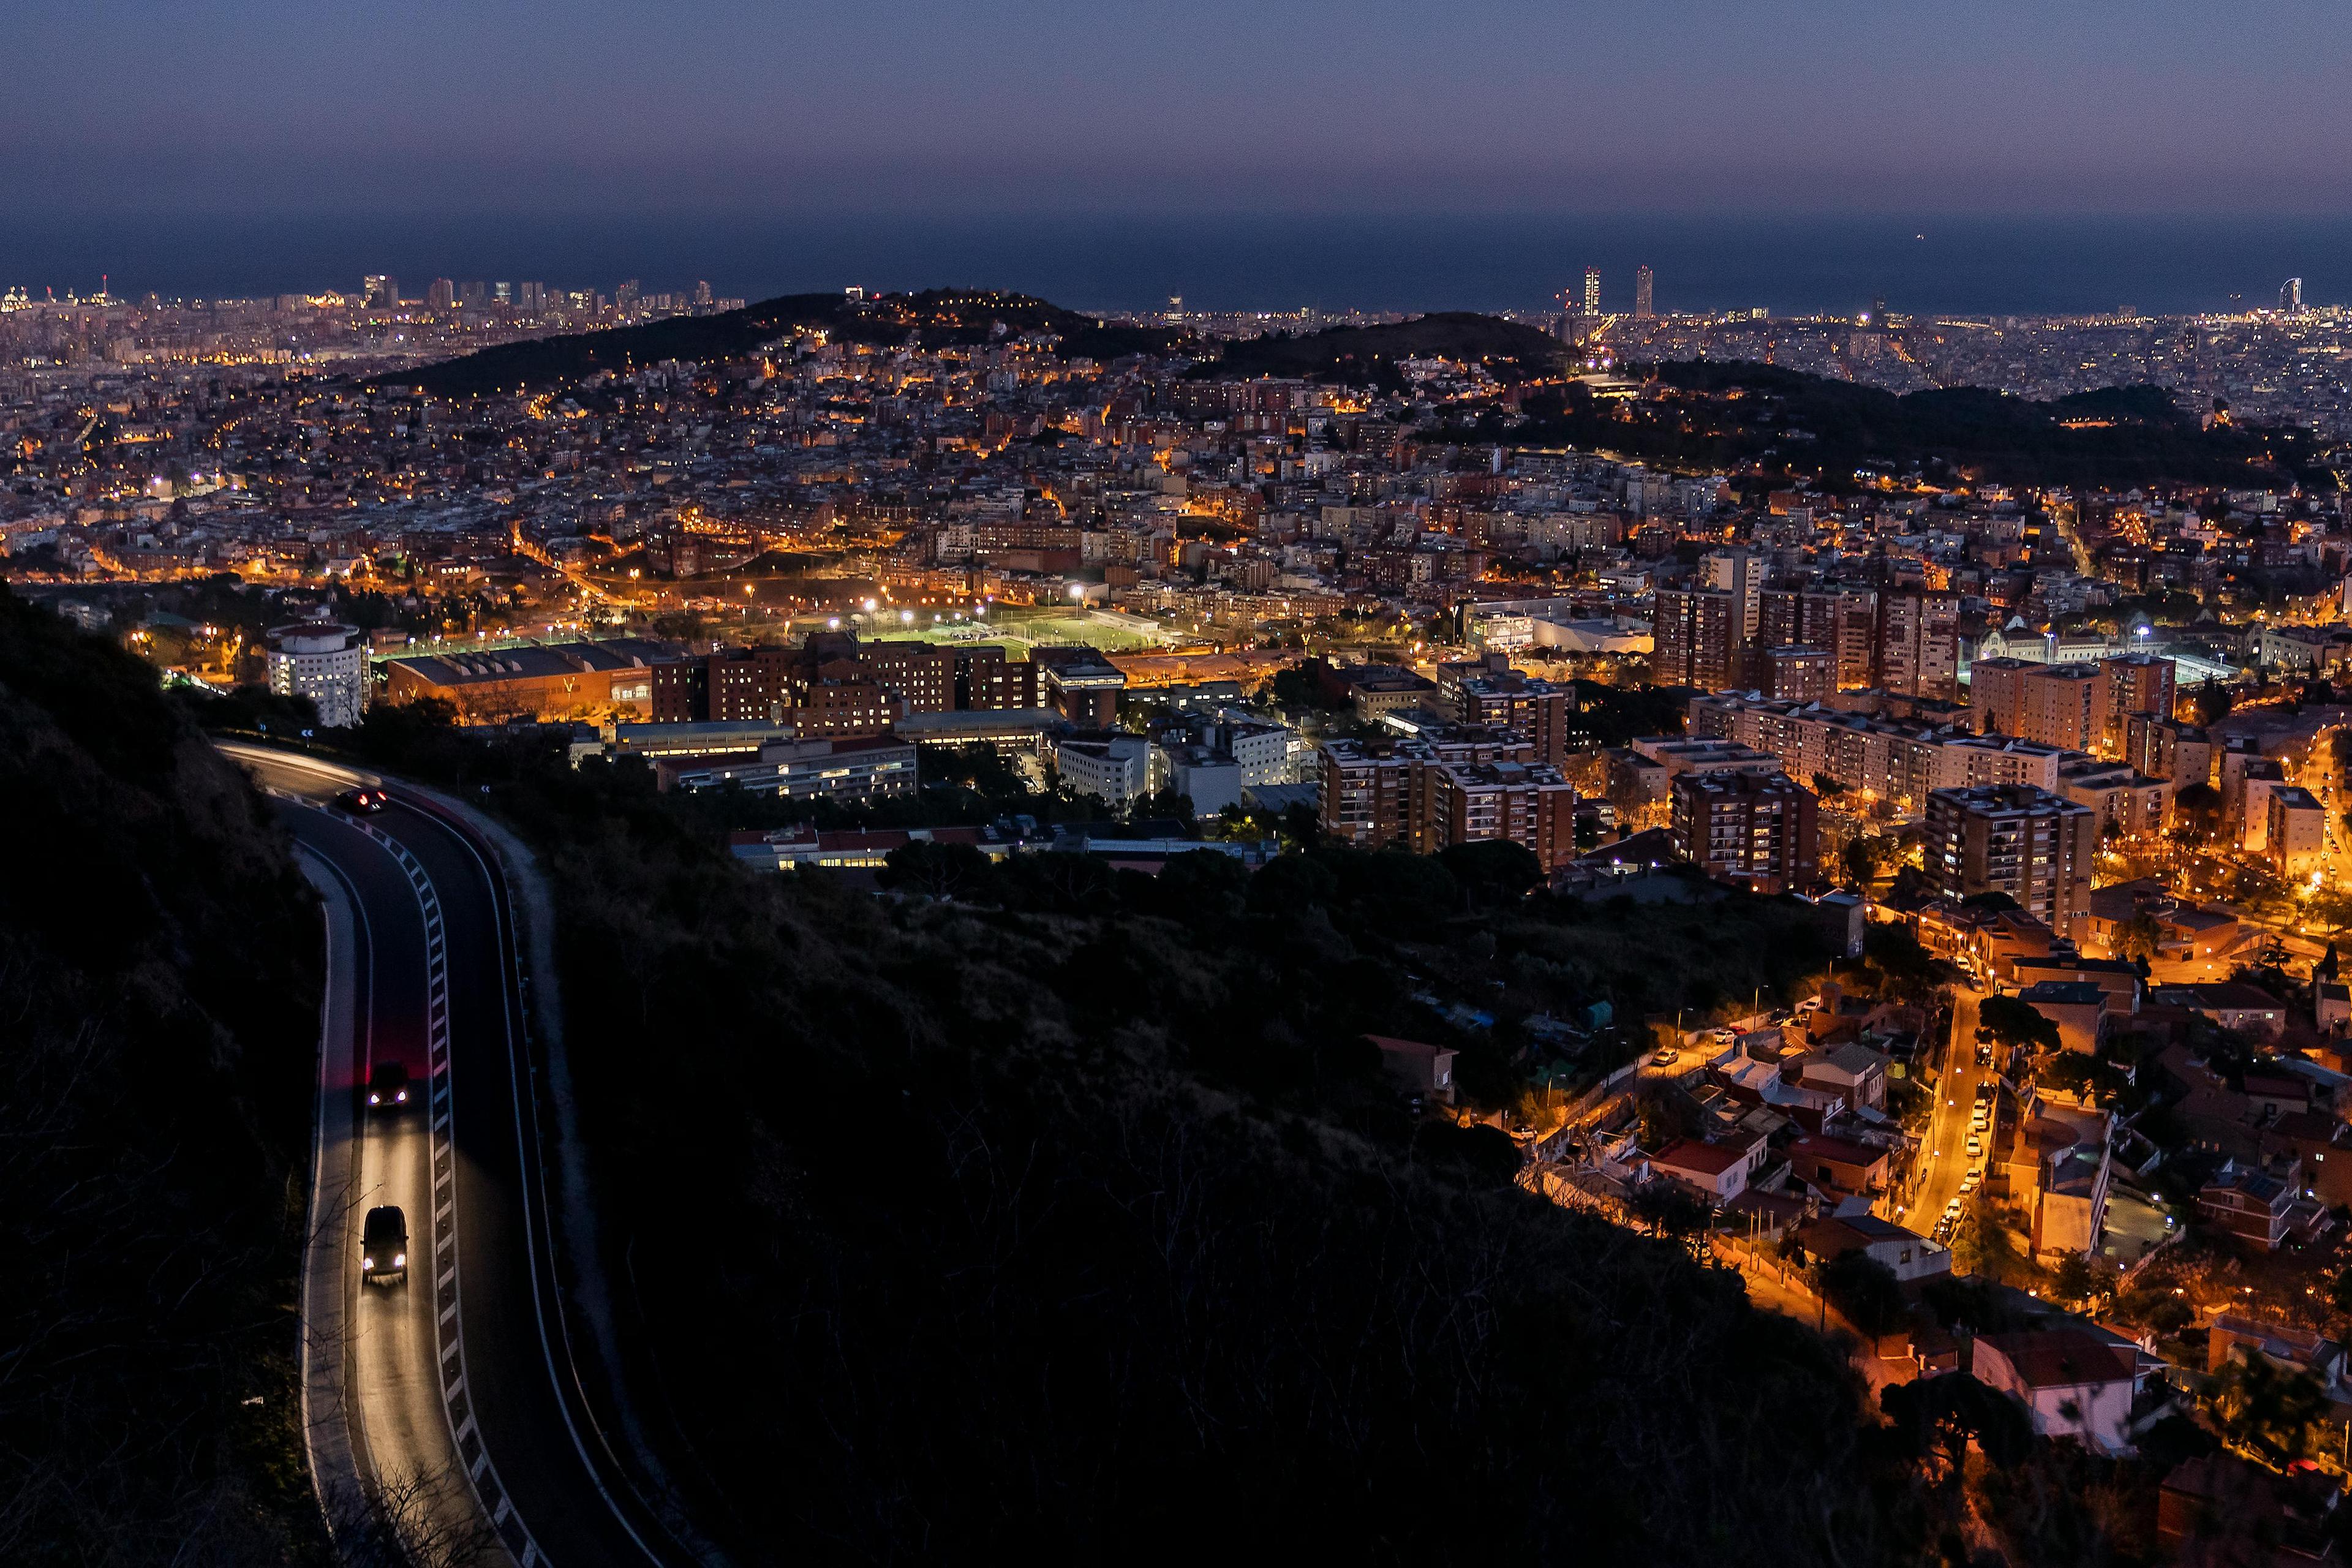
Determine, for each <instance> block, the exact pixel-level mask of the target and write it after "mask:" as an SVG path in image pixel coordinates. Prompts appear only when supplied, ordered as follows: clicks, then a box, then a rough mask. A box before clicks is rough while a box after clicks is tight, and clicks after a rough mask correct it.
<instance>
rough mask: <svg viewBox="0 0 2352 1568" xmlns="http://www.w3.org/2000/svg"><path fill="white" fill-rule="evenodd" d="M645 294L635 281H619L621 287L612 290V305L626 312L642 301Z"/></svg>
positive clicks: (643, 289)
mask: <svg viewBox="0 0 2352 1568" xmlns="http://www.w3.org/2000/svg"><path fill="white" fill-rule="evenodd" d="M645 292H646V291H645V288H644V286H643V285H642V284H640V283H639V282H638V281H637V280H636V279H634V278H625V279H622V280H621V286H620V287H619V288H618V289H614V290H613V303H614V305H616V306H618V307H619V308H620V309H622V310H628V309H630V308H631V307H633V306H635V304H636V302H637V301H638V300H641V299H643V298H644V297H645Z"/></svg>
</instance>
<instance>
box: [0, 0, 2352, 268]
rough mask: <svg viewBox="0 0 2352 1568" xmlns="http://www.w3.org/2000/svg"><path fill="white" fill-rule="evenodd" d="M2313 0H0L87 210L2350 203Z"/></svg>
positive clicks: (2075, 208)
mask: <svg viewBox="0 0 2352 1568" xmlns="http://www.w3.org/2000/svg"><path fill="white" fill-rule="evenodd" d="M2346 45H2347V32H2346V25H2345V16H2344V13H2343V10H2342V8H2341V5H2340V0H2240V3H2238V4H2234V5H2215V4H2212V3H2210V0H2203V3H2200V4H2187V3H2182V0H2137V3H2132V4H2124V3H2105V0H2075V3H2060V4H2052V3H2051V0H2039V3H2033V4H2022V3H2008V0H2002V3H1990V0H1981V3H1975V4H1959V3H1947V4H1928V3H1906V0H1875V3H1873V4H1854V3H1848V0H1809V3H1804V4H1796V3H1791V0H1613V3H1611V4H1607V5H1592V4H1582V3H1565V4H1563V3H1557V0H1555V3H1551V4H1543V3H1538V0H1446V3H1444V4H1431V3H1430V0H1411V3H1409V4H1408V3H1403V0H1355V3H1352V4H1347V5H1340V4H1328V3H1321V0H1316V3H1300V0H1191V3H1189V4H1183V5H1173V4H1150V5H1145V4H1127V3H1122V0H1094V3H1091V4H1079V3H1076V0H1015V3H1009V4H993V5H992V4H985V3H979V0H864V3H861V4H856V5H839V4H825V5H817V4H787V3H781V0H772V3H769V4H759V5H754V4H730V3H723V0H722V3H711V4H696V5H658V4H647V3H646V0H631V3H630V4H626V5H616V4H607V3H605V0H562V3H560V4H558V3H546V0H508V3H504V4H501V3H499V0H471V3H469V4H467V5H446V4H414V5H404V4H396V3H391V0H380V3H378V4H373V5H316V4H310V5H287V4H277V3H270V0H216V3H215V4H209V5H188V4H185V3H184V0H173V3H171V4H153V3H121V0H95V3H92V4H82V5H57V4H52V3H47V0H42V3H38V4H35V3H29V0H0V51H5V58H8V59H9V61H10V62H11V65H10V68H9V70H8V71H7V78H8V81H7V87H6V89H5V92H0V148H5V150H6V157H5V160H0V226H5V225H6V223H7V222H8V221H9V217H8V215H10V214H12V213H13V214H14V215H15V216H16V218H17V219H18V220H20V221H36V222H37V221H43V220H55V219H59V218H69V217H72V216H79V215H85V214H97V213H110V214H115V215H158V216H161V215H171V214H194V213H201V214H205V215H210V216H214V217H217V216H220V215H223V214H228V213H239V212H247V213H253V214H256V215H264V214H272V215H292V214H330V213H331V214H342V215H365V216H391V215H397V214H416V215H436V216H446V215H449V214H452V213H457V212H476V213H480V212H491V211H503V212H510V213H515V214H518V215H534V216H553V215H559V214H597V215H604V216H656V215H662V214H690V213H697V212H702V213H717V212H726V213H730V214H734V215H739V216H740V215H743V214H747V213H761V214H773V215H781V214H786V213H795V212H797V213H843V212H862V213H868V214H902V215H903V214H907V213H909V212H913V211H922V212H926V213H929V214H932V215H940V214H947V213H953V212H972V211H982V210H994V211H999V212H1001V211H1003V210H1004V209H1006V208H1008V207H1010V208H1013V209H1018V210H1024V211H1034V212H1039V213H1050V214H1057V215H1068V214H1072V213H1077V212H1086V211H1118V212H1137V211H1150V212H1159V213H1171V212H1178V213H1181V212H1185V211H1202V212H1210V211H1214V212H1224V213H1232V212H1253V211H1254V212H1261V213H1268V214H1274V213H1300V212H1318V211H1320V212H1332V213H1345V214H1363V213H1370V212H1380V211H1416V212H1427V211H1432V210H1439V209H1443V210H1446V211H1470V212H1487V213H1498V214H1499V213H1543V212H1593V211H1614V212H1698V211H1710V210H1714V211H1721V210H1737V211H1745V212H1749V213H1757V212H1788V211H1791V210H1796V211H1812V212H1838V213H1855V212H1912V211H1922V210H1928V211H1938V212H1954V211H1969V212H1977V213H1984V214H2080V213H2101V212H2104V213H2117V212H2126V213H2147V212H2163V213H2175V214H2179V213H2221V212H2233V213H2260V212H2294V213H2302V214H2310V215H2335V214H2342V213H2346V212H2347V211H2352V161H2347V158H2346V156H2345V150H2346V148H2347V146H2352V68H2348V67H2347V47H2346Z"/></svg>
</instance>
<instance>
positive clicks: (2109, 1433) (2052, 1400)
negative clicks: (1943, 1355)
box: [1969, 1328, 2138, 1455]
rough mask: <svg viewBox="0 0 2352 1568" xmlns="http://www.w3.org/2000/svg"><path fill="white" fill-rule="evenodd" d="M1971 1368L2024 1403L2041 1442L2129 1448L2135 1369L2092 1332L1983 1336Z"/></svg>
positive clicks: (2103, 1449)
mask: <svg viewBox="0 0 2352 1568" xmlns="http://www.w3.org/2000/svg"><path fill="white" fill-rule="evenodd" d="M1969 1370H1970V1371H1971V1372H1973V1373H1975V1374H1976V1377H1977V1380H1978V1381H1979V1382H1980V1383H1982V1384H1986V1385H1987V1386H1988V1387H1991V1388H1997V1389H2000V1391H2001V1392H2002V1393H2004V1394H2010V1395H2011V1396H2012V1397H2014V1398H2016V1399H2017V1400H2018V1401H2020V1402H2021V1404H2023V1405H2024V1406H2025V1409H2026V1414H2027V1415H2028V1416H2029V1417H2030V1418H2031V1419H2032V1424H2033V1430H2034V1431H2035V1432H2036V1433H2038V1434H2040V1435H2042V1436H2049V1437H2073V1438H2075V1439H2077V1440H2078V1441H2080V1442H2081V1443H2082V1445H2083V1446H2084V1447H2086V1448H2088V1449H2090V1450H2091V1451H2092V1452H2094V1453H2097V1454H2108V1455H2116V1454H2124V1453H2128V1452H2129V1451H2130V1449H2131V1411H2132V1397H2133V1394H2134V1393H2135V1392H2136V1391H2137V1382H2138V1379H2137V1363H2136V1361H2135V1359H2134V1358H2133V1357H2132V1356H2131V1355H2130V1354H2129V1353H2128V1352H2126V1351H2122V1350H2118V1349H2116V1347H2115V1346H2114V1345H2111V1344H2109V1343H2108V1342H2106V1341H2105V1340H2103V1339H2101V1338H2099V1337H2098V1336H2097V1335H2096V1334H2094V1333H2092V1332H2091V1331H2089V1330H2087V1329H2080V1328H2058V1329H2027V1330H2021V1331H2017V1332H2014V1333H2004V1334H1979V1335H1978V1336H1977V1338H1976V1341H1975V1342H1974V1345H1973V1347H1972V1353H1971V1365H1970V1368H1969Z"/></svg>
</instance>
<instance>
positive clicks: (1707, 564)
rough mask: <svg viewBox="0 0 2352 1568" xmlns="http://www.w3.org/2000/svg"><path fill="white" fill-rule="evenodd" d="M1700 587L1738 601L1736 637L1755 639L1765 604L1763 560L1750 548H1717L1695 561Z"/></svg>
mask: <svg viewBox="0 0 2352 1568" xmlns="http://www.w3.org/2000/svg"><path fill="white" fill-rule="evenodd" d="M1698 570H1699V582H1700V584H1701V585H1702V586H1705V587H1708V588H1713V589H1716V590H1717V591H1718V592H1721V593H1726V594H1728V595H1731V596H1732V597H1733V598H1734V599H1736V600H1738V604H1739V632H1738V635H1739V640H1740V641H1741V642H1743V643H1746V642H1751V641H1753V640H1755V637H1756V634H1757V630H1758V628H1759V624H1760V622H1761V619H1762V615H1763V605H1764V560H1763V557H1761V556H1759V555H1758V554H1757V553H1756V552H1754V551H1752V550H1717V551H1713V552H1709V553H1708V554H1706V555H1703V556H1701V557H1700V558H1699V563H1698Z"/></svg>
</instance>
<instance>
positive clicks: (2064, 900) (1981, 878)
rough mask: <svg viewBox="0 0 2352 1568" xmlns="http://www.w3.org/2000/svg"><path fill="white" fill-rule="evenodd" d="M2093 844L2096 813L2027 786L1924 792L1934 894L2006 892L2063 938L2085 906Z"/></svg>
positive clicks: (2072, 932)
mask: <svg viewBox="0 0 2352 1568" xmlns="http://www.w3.org/2000/svg"><path fill="white" fill-rule="evenodd" d="M2098 844H2099V817H2098V813H2096V812H2095V811H2093V810H2092V809H2091V808H2090V807H2089V806H2087V805H2081V804H2080V803H2078V802H2075V801H2071V800H2067V799H2065V798H2063V796H2060V795H2052V794H2050V793H2049V792H2048V791H2046V790H2042V789H2037V788H2035V787H2033V786H2032V785H2031V784H1990V785H1987V786H1984V787H1982V788H1978V789H1939V790H1935V791H1932V792H1931V793H1930V794H1929V795H1928V796H1927V846H1926V870H1927V881H1928V883H1929V885H1931V886H1932V887H1934V888H1935V889H1936V891H1937V894H1938V896H1940V897H1943V898H1946V899H1950V900H1961V899H1969V898H1974V897H1976V896H1977V895H1978V894H1979V893H2006V894H2008V895H2009V896H2010V897H2011V898H2012V899H2014V900H2017V905H2018V907H2019V908H2020V909H2021V910H2024V911H2025V912H2026V913H2028V914H2030V915H2032V917H2033V918H2034V919H2036V920H2038V921H2041V922H2042V924H2044V925H2046V926H2048V927H2049V928H2050V929H2051V930H2052V931H2054V932H2056V933H2057V934H2058V935H2060V936H2063V937H2074V936H2075V935H2076V934H2078V931H2079V928H2080V926H2081V922H2082V921H2083V920H2084V918H2085V917H2086V916H2087V915H2088V914H2089V912H2090V904H2091V868H2092V864H2093V860H2094V858H2095V856H2096V854H2097V852H2098Z"/></svg>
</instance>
